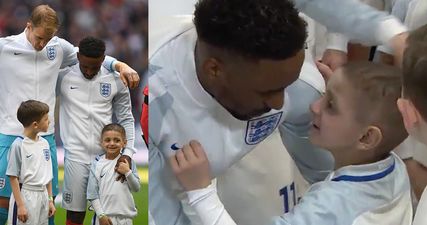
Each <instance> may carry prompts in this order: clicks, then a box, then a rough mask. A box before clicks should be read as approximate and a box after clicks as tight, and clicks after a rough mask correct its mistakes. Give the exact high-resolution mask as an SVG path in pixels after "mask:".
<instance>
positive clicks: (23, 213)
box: [18, 206, 28, 223]
mask: <svg viewBox="0 0 427 225" xmlns="http://www.w3.org/2000/svg"><path fill="white" fill-rule="evenodd" d="M18 219H19V220H20V221H22V222H23V223H25V222H27V220H28V211H27V208H25V206H21V207H18Z"/></svg>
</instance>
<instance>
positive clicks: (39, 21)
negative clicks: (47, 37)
mask: <svg viewBox="0 0 427 225" xmlns="http://www.w3.org/2000/svg"><path fill="white" fill-rule="evenodd" d="M30 22H31V24H32V25H33V26H34V27H41V26H43V28H44V29H45V30H46V31H47V32H48V33H51V34H53V33H55V32H56V31H57V30H58V28H59V19H58V16H57V15H56V12H55V10H53V9H52V8H51V7H50V6H48V5H39V6H37V7H36V8H34V10H33V12H32V13H31V17H30Z"/></svg>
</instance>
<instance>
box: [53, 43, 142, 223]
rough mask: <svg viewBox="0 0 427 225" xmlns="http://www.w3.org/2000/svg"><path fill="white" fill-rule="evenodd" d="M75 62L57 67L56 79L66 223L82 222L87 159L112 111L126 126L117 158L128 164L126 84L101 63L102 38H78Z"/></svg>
mask: <svg viewBox="0 0 427 225" xmlns="http://www.w3.org/2000/svg"><path fill="white" fill-rule="evenodd" d="M77 58H78V61H79V63H78V64H76V65H74V66H71V67H68V68H66V69H64V70H63V71H61V72H60V74H59V78H58V83H57V92H56V93H57V94H58V95H59V101H60V107H59V122H60V124H61V126H60V131H61V140H62V142H63V144H64V149H65V162H64V187H63V189H62V196H63V198H62V207H63V208H64V209H66V210H67V224H73V225H75V224H82V223H83V221H84V217H85V212H86V190H87V182H88V178H89V173H90V163H91V162H92V161H93V160H94V159H95V157H96V156H97V155H99V154H101V153H102V147H101V146H100V144H99V140H100V138H101V132H100V131H101V130H102V128H103V127H104V126H105V125H107V124H109V123H111V122H112V121H113V115H114V116H115V118H117V121H118V123H119V124H120V125H121V126H123V127H124V128H125V130H126V138H127V145H126V148H125V149H124V150H123V154H122V155H121V156H120V159H119V161H123V160H126V161H127V163H129V164H131V157H132V156H133V154H134V153H135V152H136V149H135V148H134V136H135V127H134V121H135V120H134V118H133V116H132V105H131V99H130V95H129V90H128V88H127V87H126V86H125V85H124V84H123V82H122V81H121V80H120V77H119V76H118V75H117V74H115V73H114V72H110V71H108V70H107V69H106V68H105V67H103V66H102V63H103V61H104V58H105V43H104V41H102V40H100V39H97V38H94V37H86V38H83V39H82V40H81V41H80V42H79V52H78V53H77Z"/></svg>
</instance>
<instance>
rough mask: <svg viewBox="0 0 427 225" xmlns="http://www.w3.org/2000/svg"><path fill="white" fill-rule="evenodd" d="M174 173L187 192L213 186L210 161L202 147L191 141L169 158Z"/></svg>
mask: <svg viewBox="0 0 427 225" xmlns="http://www.w3.org/2000/svg"><path fill="white" fill-rule="evenodd" d="M169 163H170V165H171V167H172V171H173V173H174V174H175V176H176V177H177V179H178V181H179V182H180V184H181V185H182V186H183V187H184V189H185V190H186V191H191V190H196V189H201V188H205V187H207V186H209V185H210V184H211V179H212V178H211V175H210V168H209V161H208V158H207V156H206V153H205V151H204V149H203V147H202V145H201V144H200V143H199V142H198V141H194V140H192V141H190V143H189V144H187V145H184V147H183V148H181V149H179V150H177V151H176V154H175V155H174V156H171V157H170V158H169Z"/></svg>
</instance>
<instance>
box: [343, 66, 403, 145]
mask: <svg viewBox="0 0 427 225" xmlns="http://www.w3.org/2000/svg"><path fill="white" fill-rule="evenodd" d="M341 70H342V72H343V74H344V76H345V77H346V79H347V80H348V81H349V83H350V85H351V86H352V88H353V90H354V93H355V96H354V99H353V100H354V103H353V105H354V107H355V111H356V112H355V116H356V120H358V121H359V122H361V123H367V124H370V125H373V126H376V127H378V128H379V129H380V130H381V132H382V135H383V139H382V141H381V143H380V145H379V146H378V148H379V150H380V152H382V153H384V152H387V153H388V152H389V151H391V150H393V149H394V148H395V147H396V146H397V145H399V144H400V143H401V142H402V141H403V140H404V139H405V138H406V137H407V136H408V134H407V132H406V129H405V126H404V124H403V118H402V115H401V114H400V112H399V110H398V108H397V104H396V102H397V99H398V98H399V97H400V94H401V90H402V81H401V79H402V72H401V70H399V69H398V68H396V67H393V66H388V65H382V64H375V63H372V62H351V63H348V64H346V65H344V66H343V67H342V68H341Z"/></svg>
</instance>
